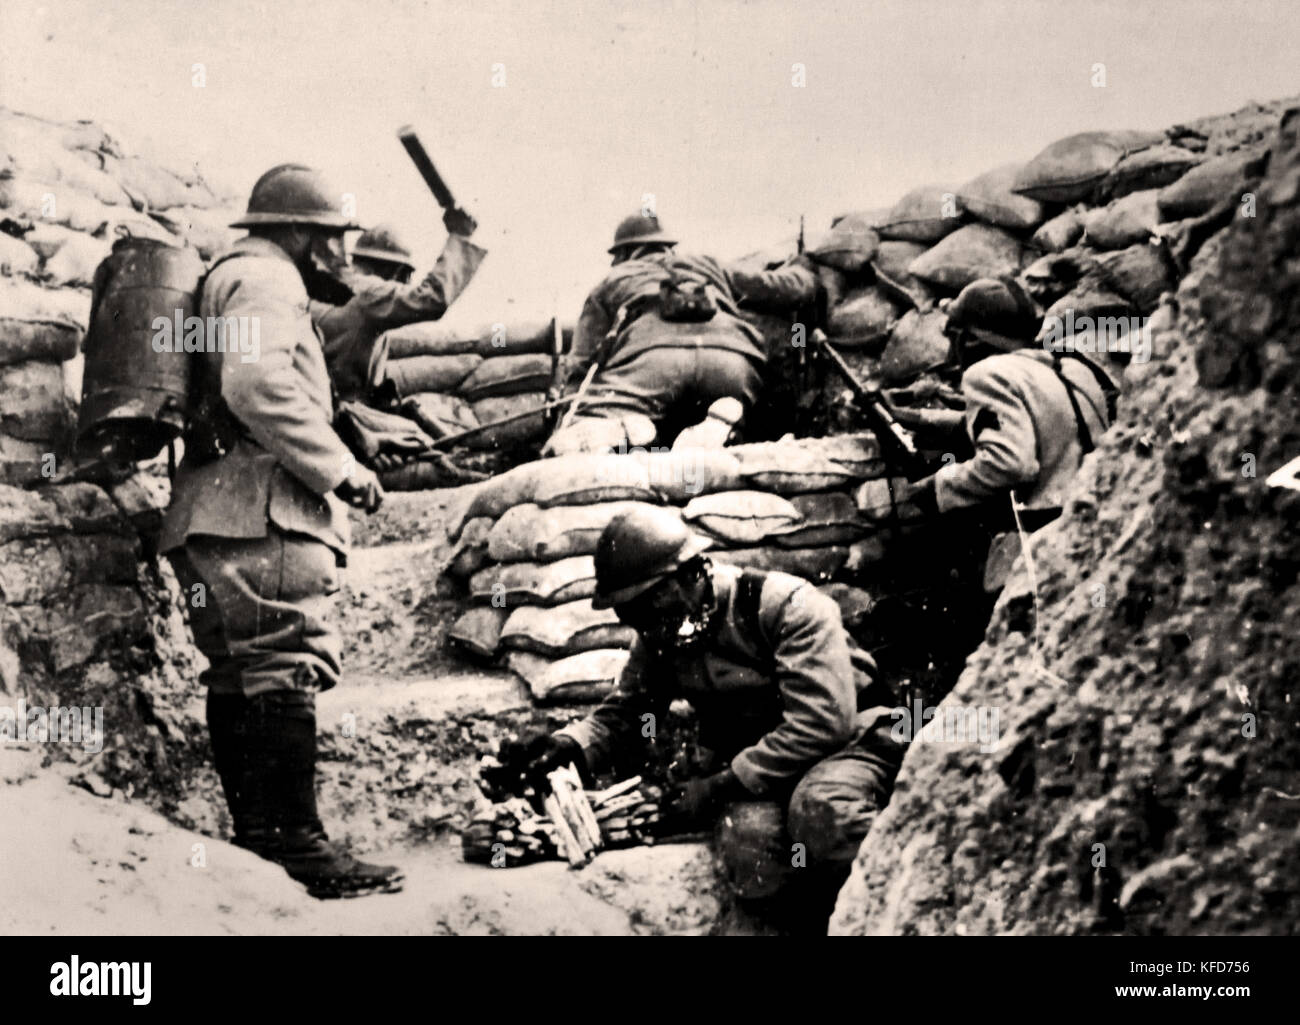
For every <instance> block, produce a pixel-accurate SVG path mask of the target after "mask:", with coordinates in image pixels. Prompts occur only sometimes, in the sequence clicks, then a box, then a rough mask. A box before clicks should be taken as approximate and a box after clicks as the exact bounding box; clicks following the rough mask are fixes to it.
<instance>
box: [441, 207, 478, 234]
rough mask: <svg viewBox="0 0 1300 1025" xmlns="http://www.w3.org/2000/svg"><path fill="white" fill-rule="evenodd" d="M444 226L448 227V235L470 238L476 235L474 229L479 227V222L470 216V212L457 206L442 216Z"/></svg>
mask: <svg viewBox="0 0 1300 1025" xmlns="http://www.w3.org/2000/svg"><path fill="white" fill-rule="evenodd" d="M442 223H443V226H444V227H446V229H447V232H448V234H451V235H462V236H464V237H465V238H469V237H470V236H471V235H473V234H474V229H475V228H477V227H478V221H476V220H474V218H473V217H471V216H470V215H469V212H468V211H466V210H462V209H461V208H460V207H458V206H455V207H452V208H451V209H450V210H448V211H447V212H446V213H444V214H443V215H442Z"/></svg>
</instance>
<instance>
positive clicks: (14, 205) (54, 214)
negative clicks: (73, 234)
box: [0, 175, 118, 232]
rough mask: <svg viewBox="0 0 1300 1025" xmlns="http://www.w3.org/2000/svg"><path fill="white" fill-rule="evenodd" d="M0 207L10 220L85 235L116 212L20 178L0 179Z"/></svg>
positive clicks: (90, 198) (84, 196)
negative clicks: (44, 224) (57, 226)
mask: <svg viewBox="0 0 1300 1025" xmlns="http://www.w3.org/2000/svg"><path fill="white" fill-rule="evenodd" d="M0 208H3V209H4V210H5V212H6V213H7V215H8V216H9V217H12V218H26V219H28V220H32V221H40V220H46V221H50V222H51V223H54V224H62V225H65V226H67V227H69V228H72V229H73V230H75V231H84V232H94V231H96V230H98V229H99V227H100V226H101V225H103V224H105V223H107V222H109V221H112V220H113V219H114V218H115V217H116V215H117V213H118V210H117V209H115V208H114V207H111V206H109V205H108V204H106V203H102V202H100V201H99V200H98V199H96V198H95V197H94V196H91V195H87V194H86V193H83V192H77V191H75V190H72V189H68V188H65V187H64V186H62V185H61V184H59V183H57V182H44V181H38V180H36V179H33V178H28V177H26V176H23V175H15V176H14V177H12V178H0Z"/></svg>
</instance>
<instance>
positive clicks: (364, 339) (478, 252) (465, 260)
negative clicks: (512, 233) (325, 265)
mask: <svg viewBox="0 0 1300 1025" xmlns="http://www.w3.org/2000/svg"><path fill="white" fill-rule="evenodd" d="M485 256H487V250H486V249H483V248H482V247H481V246H477V245H475V244H474V243H473V242H471V241H470V240H469V239H467V238H465V237H463V236H461V235H454V234H453V235H448V236H447V243H446V245H445V246H444V247H443V250H442V253H441V255H439V257H438V262H437V263H435V264H434V265H433V269H432V270H430V271H429V273H428V274H427V275H425V277H424V279H423V280H421V281H418V282H415V283H412V284H403V283H401V282H396V281H385V280H383V279H382V278H376V277H371V276H369V275H358V277H357V279H356V281H354V282H350V284H352V285H353V291H354V294H353V297H352V299H350V300H349V301H348V302H347V303H345V304H343V305H341V306H335V305H331V304H330V303H326V302H320V301H317V300H313V301H312V302H311V304H310V310H311V319H312V323H313V324H315V325H316V326H317V328H319V330H320V333H321V338H322V341H323V344H324V348H325V362H326V364H327V365H328V367H329V371H330V376H331V377H332V378H333V380H334V387H335V389H336V390H337V392H338V396H339V398H340V399H362V398H365V397H366V396H367V395H368V394H369V393H370V392H371V391H372V390H373V389H374V388H375V387H377V386H378V385H379V384H380V383H381V382H382V380H383V371H384V366H385V364H386V363H387V360H388V351H387V346H386V345H385V344H384V340H383V338H382V337H381V336H382V335H383V333H384V332H385V331H387V330H389V329H390V328H394V327H401V326H402V325H404V324H413V323H416V322H417V321H422V320H437V319H438V318H439V317H441V316H442V315H443V314H444V313H446V312H447V308H448V307H449V306H451V304H452V303H453V302H455V301H456V299H457V297H458V296H459V295H460V294H461V293H462V292H463V291H465V288H466V286H467V285H469V283H470V280H471V279H472V278H473V277H474V274H475V272H476V271H477V270H478V267H479V264H481V263H482V262H483V259H484V257H485ZM376 342H378V344H376Z"/></svg>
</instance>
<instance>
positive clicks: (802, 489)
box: [731, 441, 857, 495]
mask: <svg viewBox="0 0 1300 1025" xmlns="http://www.w3.org/2000/svg"><path fill="white" fill-rule="evenodd" d="M742 449H743V450H744V451H741V450H742ZM731 451H732V452H733V453H734V454H735V455H736V458H737V459H738V460H740V478H741V480H743V481H744V482H745V484H746V485H748V486H749V487H751V488H757V489H761V490H763V491H773V492H776V493H777V494H778V495H799V494H805V493H807V492H810V491H826V490H829V489H832V488H839V487H845V486H847V485H848V484H850V483H852V482H853V481H855V480H856V479H857V475H856V474H855V473H854V472H853V471H852V470H850V469H847V468H846V467H845V466H843V465H842V464H840V463H837V462H834V461H832V460H830V459H827V458H826V457H824V456H822V455H819V454H817V453H816V452H813V451H811V450H810V449H808V448H805V447H804V446H802V445H800V444H799V443H798V442H795V441H779V442H769V443H767V444H759V445H744V446H736V447H735V448H733V449H731Z"/></svg>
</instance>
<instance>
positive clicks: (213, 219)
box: [149, 206, 239, 260]
mask: <svg viewBox="0 0 1300 1025" xmlns="http://www.w3.org/2000/svg"><path fill="white" fill-rule="evenodd" d="M149 216H150V217H152V218H153V219H154V220H155V221H157V222H158V223H159V224H160V225H162V226H163V227H164V228H166V229H167V230H168V231H169V232H171V233H172V234H173V235H175V236H176V237H177V238H180V239H182V240H184V242H185V244H186V245H191V246H193V247H194V248H195V249H197V250H198V251H199V255H200V256H201V257H203V259H204V260H211V259H212V258H213V257H214V256H216V255H217V254H218V253H222V252H225V251H226V250H227V249H229V248H230V247H231V245H232V244H233V243H234V242H235V240H236V239H237V238H239V229H238V228H232V227H230V215H229V214H227V213H225V212H224V211H221V210H205V209H203V208H202V207H197V206H178V207H173V208H172V209H170V210H151V211H150V212H149Z"/></svg>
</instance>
